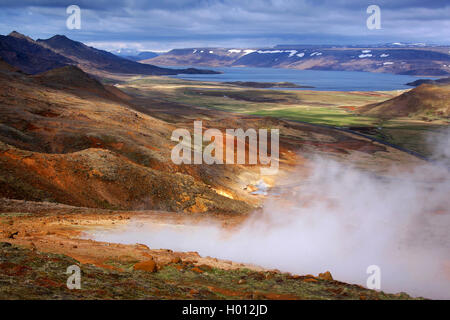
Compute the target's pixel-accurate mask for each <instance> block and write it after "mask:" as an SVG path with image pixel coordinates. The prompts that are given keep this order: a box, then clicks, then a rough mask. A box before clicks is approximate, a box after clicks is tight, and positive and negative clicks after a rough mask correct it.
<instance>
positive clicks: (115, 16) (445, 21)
mask: <svg viewBox="0 0 450 320" xmlns="http://www.w3.org/2000/svg"><path fill="white" fill-rule="evenodd" d="M73 4H75V5H78V6H79V7H80V8H81V29H80V30H68V29H67V27H66V19H67V17H68V14H67V13H66V8H67V7H68V6H69V5H73ZM372 4H375V5H378V6H379V7H380V8H381V29H379V30H369V29H368V28H367V26H366V20H367V18H368V17H369V14H368V13H367V12H366V9H367V7H368V6H369V5H372ZM12 30H17V31H19V32H21V33H24V34H26V35H29V36H31V37H32V38H34V39H37V38H43V39H44V38H49V37H51V36H53V35H55V34H65V35H66V36H68V37H69V38H72V39H74V40H78V41H82V42H85V43H88V44H90V45H93V46H96V47H98V48H102V49H106V50H112V49H118V48H135V49H138V50H157V51H165V50H169V49H172V48H186V47H189V48H191V47H240V48H251V47H269V46H273V45H276V44H373V43H386V42H426V43H436V44H450V31H449V30H450V1H449V0H426V1H425V0H379V1H375V0H369V1H361V0H147V1H144V0H142V1H141V0H71V1H51V0H28V1H25V0H0V34H8V33H9V32H11V31H12Z"/></svg>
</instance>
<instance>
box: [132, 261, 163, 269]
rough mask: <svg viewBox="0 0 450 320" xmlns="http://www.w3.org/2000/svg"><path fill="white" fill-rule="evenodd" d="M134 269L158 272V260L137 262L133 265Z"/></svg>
mask: <svg viewBox="0 0 450 320" xmlns="http://www.w3.org/2000/svg"><path fill="white" fill-rule="evenodd" d="M133 269H134V270H140V271H147V272H156V271H157V266H156V262H155V261H153V259H152V260H147V261H142V262H139V263H136V264H135V265H134V267H133Z"/></svg>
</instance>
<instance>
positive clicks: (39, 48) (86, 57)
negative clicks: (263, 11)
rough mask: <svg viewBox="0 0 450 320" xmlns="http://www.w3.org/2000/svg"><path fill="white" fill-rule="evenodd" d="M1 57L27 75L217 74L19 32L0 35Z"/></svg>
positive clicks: (66, 40)
mask: <svg viewBox="0 0 450 320" xmlns="http://www.w3.org/2000/svg"><path fill="white" fill-rule="evenodd" d="M0 57H1V58H2V59H3V60H4V61H6V62H7V63H9V64H10V65H12V66H14V67H16V68H18V69H20V70H22V71H23V72H25V73H28V74H37V73H41V72H45V71H48V70H51V69H55V68H59V67H63V66H67V65H74V66H77V67H79V68H81V69H82V70H84V71H86V72H88V73H91V74H102V73H112V74H143V75H175V74H181V73H189V74H196V73H217V72H215V71H210V70H199V69H194V68H189V69H168V68H161V67H157V66H154V65H150V64H141V63H138V62H135V61H131V60H128V59H124V58H121V57H118V56H116V55H114V54H112V53H110V52H107V51H103V50H99V49H95V48H93V47H89V46H86V45H85V44H83V43H81V42H77V41H73V40H71V39H69V38H67V37H66V36H62V35H56V36H54V37H51V38H50V39H46V40H42V39H38V40H36V41H35V40H33V39H31V38H30V37H27V36H25V35H23V34H20V33H18V32H15V31H13V32H11V33H10V34H9V35H7V36H1V35H0Z"/></svg>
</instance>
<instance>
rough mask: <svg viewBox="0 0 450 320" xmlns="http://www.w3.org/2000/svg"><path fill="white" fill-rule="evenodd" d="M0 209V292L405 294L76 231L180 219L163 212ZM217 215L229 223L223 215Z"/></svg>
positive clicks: (37, 295)
mask: <svg viewBox="0 0 450 320" xmlns="http://www.w3.org/2000/svg"><path fill="white" fill-rule="evenodd" d="M13 209H17V210H19V211H21V212H12V211H13ZM0 212H2V213H0V283H2V285H1V286H0V299H362V300H365V299H410V297H409V296H408V295H407V294H405V293H399V294H386V293H384V292H377V291H374V290H368V289H366V288H364V287H362V286H359V285H352V284H347V283H343V282H339V281H335V280H333V278H332V275H331V274H330V273H328V272H323V273H322V274H319V275H318V276H314V275H304V276H299V275H293V274H289V273H282V272H280V271H278V270H265V269H263V268H260V267H258V266H253V265H244V264H239V263H235V262H232V261H224V260H219V259H215V258H212V257H201V256H199V255H198V253H196V252H173V251H171V250H152V249H150V248H148V247H147V246H145V245H141V244H136V245H123V244H112V243H103V242H96V241H92V240H85V239H81V238H80V235H81V233H82V231H83V230H86V229H89V228H92V227H93V226H95V227H99V226H102V227H108V226H112V225H115V224H123V223H126V222H127V221H128V220H129V219H130V218H132V217H135V216H137V215H140V216H142V215H146V216H147V217H151V218H152V219H155V220H158V219H164V221H167V219H168V218H169V220H170V219H172V220H174V221H176V220H179V219H182V217H180V216H179V215H174V214H170V213H162V212H125V211H124V212H113V211H108V210H92V209H87V208H77V207H70V206H66V205H57V204H51V203H34V202H24V201H18V200H5V199H3V200H1V202H0ZM203 218H204V217H202V216H194V217H192V216H191V217H190V219H203ZM216 219H218V220H219V221H222V222H223V223H225V222H227V223H230V219H229V218H228V217H224V216H220V215H218V216H216ZM241 219H242V218H237V219H236V220H235V221H232V223H236V224H237V223H240V221H241ZM71 265H77V266H80V268H81V289H80V290H77V289H72V290H70V289H68V288H67V286H66V282H67V279H68V277H69V275H68V274H66V271H67V268H68V267H69V266H71Z"/></svg>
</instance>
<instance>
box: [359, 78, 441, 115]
mask: <svg viewBox="0 0 450 320" xmlns="http://www.w3.org/2000/svg"><path fill="white" fill-rule="evenodd" d="M359 112H360V113H362V114H365V115H372V116H378V117H381V118H394V117H439V118H449V116H450V85H448V84H446V85H439V86H436V85H430V84H422V85H420V86H418V87H417V88H414V89H412V90H410V91H407V92H405V93H403V94H401V95H399V96H398V97H395V98H393V99H390V100H387V101H384V102H381V103H376V104H370V105H367V106H364V107H362V108H360V109H359Z"/></svg>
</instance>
